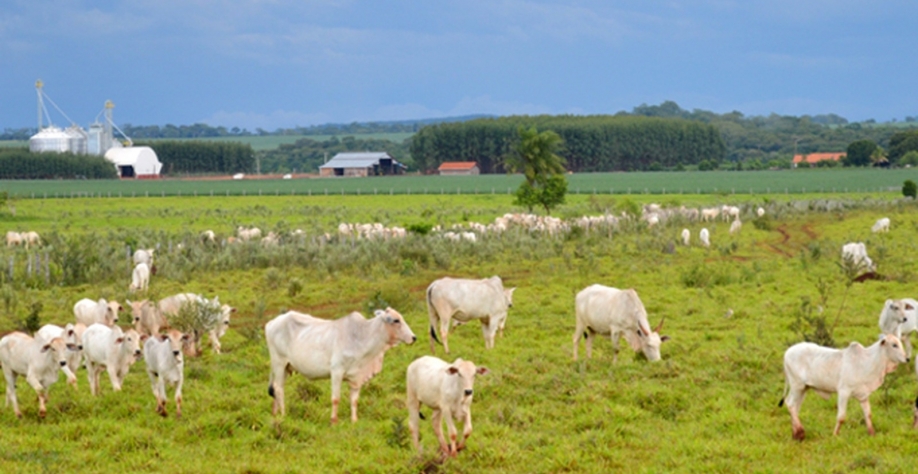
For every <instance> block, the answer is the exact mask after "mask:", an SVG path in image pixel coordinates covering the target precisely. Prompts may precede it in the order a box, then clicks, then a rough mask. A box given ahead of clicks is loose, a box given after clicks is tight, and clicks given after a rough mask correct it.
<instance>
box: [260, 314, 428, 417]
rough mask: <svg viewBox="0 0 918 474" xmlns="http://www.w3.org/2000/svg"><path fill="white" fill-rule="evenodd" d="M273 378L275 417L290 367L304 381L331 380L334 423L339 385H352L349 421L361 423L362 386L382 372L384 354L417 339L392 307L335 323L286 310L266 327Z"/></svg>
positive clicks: (270, 384)
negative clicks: (359, 411) (359, 404)
mask: <svg viewBox="0 0 918 474" xmlns="http://www.w3.org/2000/svg"><path fill="white" fill-rule="evenodd" d="M265 338H266V339H267V341H268V354H269V355H270V356H271V376H270V379H269V382H268V394H269V395H271V396H272V397H274V406H273V408H272V413H273V414H274V415H275V416H276V415H277V414H278V413H280V414H281V416H283V415H284V414H285V412H286V408H285V406H284V382H285V380H286V378H287V370H288V369H292V370H295V371H297V372H299V373H301V374H303V375H305V376H306V378H309V379H312V380H315V379H324V378H331V385H332V416H331V421H332V423H337V422H338V402H339V400H340V398H341V382H342V381H347V382H348V385H350V387H351V421H353V422H356V421H357V399H358V398H359V397H360V387H361V386H362V385H363V384H364V383H366V382H367V381H368V380H370V378H372V377H373V376H374V375H376V374H377V373H379V372H380V371H381V370H382V362H383V355H384V354H385V353H386V350H388V349H389V348H390V347H393V346H395V345H396V344H398V343H399V342H404V343H407V344H412V343H414V341H415V340H417V337H415V335H414V333H413V332H411V328H409V327H408V323H407V322H405V319H404V318H402V315H401V314H399V313H398V311H396V310H394V309H392V308H386V310H385V311H383V310H376V312H375V316H374V317H373V318H371V319H366V318H364V317H363V315H361V314H360V313H357V312H354V313H351V314H349V315H347V316H344V317H342V318H339V319H335V320H325V319H319V318H316V317H313V316H310V315H308V314H303V313H298V312H296V311H288V312H286V313H284V314H282V315H280V316H278V317H276V318H274V319H272V320H271V321H268V323H267V324H265Z"/></svg>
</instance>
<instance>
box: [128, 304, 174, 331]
mask: <svg viewBox="0 0 918 474" xmlns="http://www.w3.org/2000/svg"><path fill="white" fill-rule="evenodd" d="M127 304H128V305H129V306H130V307H131V315H132V316H133V318H134V319H133V320H134V329H135V330H136V331H137V332H138V333H139V334H140V335H142V336H155V335H157V334H159V330H160V329H162V328H164V327H166V325H167V323H166V318H165V317H164V316H163V315H162V313H161V312H160V311H159V308H157V306H156V304H155V303H153V302H152V301H150V300H141V301H131V300H127Z"/></svg>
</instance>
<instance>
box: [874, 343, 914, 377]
mask: <svg viewBox="0 0 918 474" xmlns="http://www.w3.org/2000/svg"><path fill="white" fill-rule="evenodd" d="M880 347H881V348H882V350H883V351H884V353H885V354H886V357H887V358H889V361H890V362H891V364H889V366H888V367H887V373H889V372H892V371H893V370H895V368H896V364H904V363H906V362H908V356H907V355H906V354H905V349H903V348H902V342H901V341H899V338H898V337H896V336H894V335H892V334H882V335H880Z"/></svg>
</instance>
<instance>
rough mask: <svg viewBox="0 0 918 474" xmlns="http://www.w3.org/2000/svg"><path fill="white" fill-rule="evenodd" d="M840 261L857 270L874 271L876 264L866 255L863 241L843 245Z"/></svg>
mask: <svg viewBox="0 0 918 474" xmlns="http://www.w3.org/2000/svg"><path fill="white" fill-rule="evenodd" d="M842 261H843V263H845V264H846V265H849V264H850V265H853V266H854V267H855V269H856V270H857V271H867V272H874V271H876V265H874V263H873V260H871V259H870V257H868V256H867V246H866V245H864V243H863V242H849V243H847V244H845V245H843V246H842Z"/></svg>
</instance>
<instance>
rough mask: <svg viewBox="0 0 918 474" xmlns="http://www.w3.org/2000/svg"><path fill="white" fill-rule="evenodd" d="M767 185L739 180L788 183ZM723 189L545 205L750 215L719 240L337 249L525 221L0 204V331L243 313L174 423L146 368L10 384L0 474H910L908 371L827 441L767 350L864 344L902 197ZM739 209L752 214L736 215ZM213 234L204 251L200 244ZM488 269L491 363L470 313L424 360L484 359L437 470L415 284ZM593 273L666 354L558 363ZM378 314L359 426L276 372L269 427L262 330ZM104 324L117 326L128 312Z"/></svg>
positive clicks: (205, 207)
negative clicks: (499, 289)
mask: <svg viewBox="0 0 918 474" xmlns="http://www.w3.org/2000/svg"><path fill="white" fill-rule="evenodd" d="M784 173H785V174H781V173H775V174H774V175H761V174H760V175H756V174H753V173H750V174H752V175H754V176H784V175H789V174H792V173H791V172H784ZM710 174H711V175H718V176H722V177H725V178H730V177H733V176H732V174H727V173H710ZM658 175H659V176H666V175H662V174H658ZM737 176H739V175H737ZM896 176H897V177H896V180H897V181H901V180H903V179H905V177H904V176H903V175H901V174H897V175H896ZM302 181H312V180H302ZM346 181H347V182H358V181H373V180H346ZM672 182H676V181H675V180H673V181H672ZM166 183H168V182H163V183H154V184H160V185H162V184H166ZM4 184H6V183H4ZM138 184H147V183H138ZM204 184H209V183H204ZM232 184H245V185H249V184H251V183H232ZM862 186H866V183H865V184H863V185H862ZM875 186H883V184H875ZM887 186H889V187H892V186H894V184H893V183H890V184H888V185H887ZM249 189H250V188H249ZM674 189H675V188H674ZM814 190H815V189H814ZM616 192H617V191H616ZM722 192H723V189H721V190H719V192H718V193H717V194H705V195H696V194H691V195H690V194H684V195H679V194H667V195H638V194H633V195H630V196H629V195H620V194H616V195H612V196H610V195H592V194H582V195H576V194H574V195H571V196H569V197H568V202H567V204H565V205H564V206H562V207H561V208H559V209H558V210H557V212H556V213H555V215H557V216H561V217H563V218H566V219H571V218H573V217H576V216H582V215H600V214H603V213H606V212H610V213H614V214H616V215H620V213H621V212H622V211H628V210H631V211H633V210H635V209H638V208H639V206H640V205H642V204H646V203H649V202H658V203H661V204H664V206H666V207H667V208H678V207H680V206H683V205H684V206H687V207H698V206H712V205H719V204H735V205H739V206H741V207H742V209H743V214H742V219H743V221H744V225H743V226H742V229H741V231H740V232H739V233H737V234H733V235H731V234H730V233H729V232H728V228H729V227H730V223H729V222H722V221H718V222H709V223H698V222H688V221H686V220H685V219H683V218H681V217H672V218H670V219H669V220H665V221H664V222H662V223H661V224H660V225H658V226H655V227H648V226H647V225H646V224H644V223H643V222H641V221H630V220H623V221H622V222H621V223H620V224H619V225H618V226H617V227H603V228H600V229H594V230H589V231H586V230H582V229H579V228H572V229H571V230H568V231H562V232H560V233H557V234H555V235H548V234H543V233H539V232H531V231H528V230H524V229H521V228H518V227H512V228H511V229H509V230H508V231H507V232H505V233H503V234H500V235H493V234H483V235H480V236H479V240H478V242H475V243H472V242H466V241H462V242H451V241H448V240H447V239H444V238H442V237H441V236H439V235H438V234H437V233H436V232H434V233H431V234H427V235H421V234H417V233H409V234H408V236H407V237H406V238H404V239H390V240H365V239H354V238H338V237H336V236H334V234H336V229H337V225H338V224H339V223H342V222H348V223H357V222H380V223H382V224H384V225H386V226H395V225H402V226H404V225H411V224H416V225H418V224H427V225H434V224H440V225H443V226H447V227H448V226H451V225H453V224H466V223H468V222H473V221H474V222H480V223H489V222H492V221H493V219H494V218H495V217H497V216H501V215H503V214H504V213H507V212H520V211H521V209H519V208H518V207H515V206H513V205H512V203H511V201H512V197H510V196H507V195H506V194H495V195H491V194H479V195H460V196H457V195H423V196H421V195H416V194H412V195H407V194H401V195H396V196H374V195H370V196H367V195H361V196H356V195H347V196H344V197H342V196H324V195H313V196H308V195H301V194H298V195H296V196H286V195H285V196H277V197H275V196H261V197H259V196H252V195H251V194H250V195H247V196H244V197H243V196H239V195H234V196H231V197H229V198H227V197H226V196H215V197H213V198H211V197H209V196H208V197H198V198H188V197H165V198H159V199H128V198H121V199H118V198H111V199H108V198H106V199H99V198H73V199H19V200H14V201H11V202H8V203H7V206H6V208H4V209H2V212H0V226H2V228H0V231H2V232H6V231H10V230H16V231H25V230H36V231H38V232H40V233H41V235H42V237H43V239H44V246H43V247H40V248H37V249H30V250H26V249H24V248H17V247H13V248H4V249H2V251H0V253H2V255H0V333H6V332H9V331H11V330H14V329H22V328H26V327H29V326H33V327H34V326H35V325H37V324H44V323H48V322H53V323H58V324H63V323H65V322H68V321H71V320H72V318H73V315H72V307H73V304H74V303H75V302H76V301H77V300H79V299H80V298H84V297H88V298H93V299H97V298H100V297H105V298H107V299H115V300H118V301H121V302H126V301H127V300H138V299H140V298H151V299H158V298H162V297H165V296H167V295H170V294H174V293H177V292H180V291H192V292H197V293H201V294H204V295H205V296H208V297H212V296H219V298H220V301H221V302H226V303H229V304H231V305H233V306H234V307H236V308H237V312H236V313H235V314H234V315H233V319H232V321H231V324H230V328H229V330H228V332H227V334H226V336H224V337H223V338H222V339H221V342H222V346H223V353H222V354H219V355H218V354H214V353H212V352H211V351H210V350H209V347H208V349H207V350H205V352H204V354H203V355H202V356H200V357H195V358H188V359H187V360H186V366H185V386H184V389H183V392H184V397H183V398H184V401H183V409H182V411H183V414H182V415H183V416H182V418H181V419H177V418H175V417H174V416H173V413H174V404H173V402H172V399H171V397H172V391H171V389H170V390H169V391H168V394H169V402H168V404H167V409H168V410H169V412H170V415H169V416H168V417H166V418H162V417H160V416H159V415H157V414H156V412H155V411H154V407H155V401H154V398H153V395H152V392H151V389H150V385H149V380H148V378H147V375H146V374H145V373H144V362H143V361H142V360H141V361H138V362H137V363H136V364H135V365H134V366H133V367H132V368H131V371H130V373H129V374H128V375H127V377H126V380H125V383H124V389H123V391H122V392H118V393H114V392H112V390H111V385H110V383H109V382H108V378H107V377H105V376H103V377H102V384H101V386H102V394H101V395H100V396H98V397H93V396H91V395H90V394H89V390H88V388H87V387H88V384H87V379H86V371H85V370H80V371H79V372H78V373H77V377H78V379H79V386H78V388H77V389H76V390H74V389H73V388H71V387H69V386H67V385H66V384H65V383H64V380H63V377H62V378H61V380H59V381H58V382H57V383H56V384H55V385H53V386H52V387H51V389H50V399H49V402H48V414H47V417H46V418H44V419H39V417H38V407H37V400H36V395H35V392H34V390H33V389H32V388H31V387H29V386H28V384H26V383H25V381H24V380H23V379H22V378H20V379H19V381H18V383H17V384H16V388H17V393H18V398H19V402H20V406H21V408H22V410H23V414H24V416H23V418H22V419H17V418H16V417H15V416H14V415H13V412H12V409H11V408H10V407H6V408H4V409H0V425H2V427H3V429H2V430H0V446H3V449H2V450H0V466H2V467H0V470H2V471H3V472H36V471H43V472H45V471H46V472H64V471H66V472H111V471H115V470H117V471H127V472H247V473H273V472H427V473H431V472H443V473H480V472H495V473H497V472H500V473H516V472H519V473H532V472H801V473H809V472H832V473H834V472H853V471H858V472H862V471H866V472H911V469H912V466H913V464H914V457H915V454H916V452H915V451H916V448H914V446H915V443H914V438H915V436H916V430H914V429H913V428H912V420H913V406H914V400H915V396H916V394H918V382H916V377H915V372H914V368H913V367H911V366H910V365H903V366H900V367H898V369H897V370H895V371H894V372H892V373H890V374H889V375H888V376H887V377H886V381H885V383H884V384H883V385H882V387H880V388H879V389H878V390H877V391H876V392H874V393H873V395H872V396H871V399H870V400H871V403H872V407H873V422H874V424H875V426H876V429H877V434H876V436H869V435H868V434H867V431H866V429H865V426H864V422H863V421H864V418H863V415H862V413H861V409H860V407H859V406H858V404H857V403H849V407H848V408H849V409H848V421H847V423H846V424H845V425H844V427H843V428H842V431H841V434H840V435H839V436H833V435H832V429H833V427H834V424H835V415H836V407H835V398H834V397H832V398H831V399H830V400H823V399H822V398H820V397H818V396H816V395H815V394H812V393H811V394H809V395H808V397H807V399H806V402H805V403H804V405H803V410H802V413H801V416H802V419H803V423H804V425H805V426H806V429H807V439H806V440H805V441H803V442H797V441H794V440H792V439H791V427H790V417H789V415H788V413H787V410H786V409H785V408H779V407H778V406H777V403H778V401H779V400H780V399H781V396H782V390H783V387H784V378H783V372H782V355H783V353H784V351H785V350H786V348H787V347H789V346H790V345H791V344H793V343H796V342H799V341H801V340H802V339H803V337H804V336H803V334H810V335H811V337H812V335H813V334H815V333H816V332H817V329H820V328H821V329H822V330H823V333H824V335H823V336H822V337H823V338H824V339H823V340H825V337H826V336H825V334H827V335H828V336H829V337H831V338H832V340H833V342H834V345H835V346H837V347H844V346H847V345H848V343H849V342H850V341H858V342H860V343H862V344H864V345H869V344H872V343H873V342H874V341H876V340H877V335H878V331H879V329H878V326H877V316H878V314H879V312H880V309H881V307H882V305H883V302H884V301H885V300H886V299H888V298H902V297H914V296H915V294H914V288H915V287H916V282H918V257H916V255H918V254H916V243H915V239H914V235H915V232H916V231H918V212H916V211H918V207H916V204H915V203H914V202H913V201H907V200H903V199H901V194H900V193H898V192H884V193H877V192H876V191H872V192H871V193H870V194H863V193H862V194H841V193H838V192H836V193H834V194H833V193H831V192H826V193H823V194H811V190H810V189H809V188H808V189H807V193H808V194H806V195H800V194H797V195H793V194H792V195H784V194H783V193H778V194H770V195H764V194H753V195H749V194H742V195H740V194H737V195H730V194H726V195H724V194H721V193H722ZM728 193H729V192H728ZM759 206H762V207H763V208H764V209H765V211H766V214H765V217H763V218H756V217H755V214H754V209H755V208H757V207H759ZM13 209H15V215H13ZM883 216H886V217H889V218H890V219H891V221H892V227H891V230H890V232H889V233H887V234H873V233H871V232H870V227H871V225H872V224H873V223H874V222H875V220H876V219H877V218H879V217H883ZM251 225H255V226H259V227H260V228H261V229H262V230H263V231H264V232H268V231H275V232H278V233H280V234H281V235H282V243H281V244H280V245H277V246H262V245H260V244H259V243H243V244H235V245H231V244H226V245H223V244H222V243H221V242H222V241H224V240H225V239H226V238H227V237H229V236H231V235H233V232H234V229H235V228H236V227H237V226H251ZM683 227H685V228H688V229H690V230H691V232H692V238H693V245H691V246H689V247H685V246H683V245H681V243H679V239H678V235H679V232H680V231H681V230H682V228H683ZM702 227H707V228H708V229H709V230H710V231H711V240H712V245H711V247H710V248H704V247H700V246H698V245H697V244H696V243H695V242H696V241H697V235H698V231H699V230H700V229H701V228H702ZM418 228H420V227H418ZM207 229H212V230H214V231H215V232H216V233H217V237H218V241H220V242H218V243H217V244H216V245H208V244H204V243H202V242H201V240H200V237H199V236H200V233H201V232H202V231H204V230H207ZM293 229H303V230H304V231H305V235H302V236H298V235H295V234H293V233H292V232H291V231H292V230H293ZM325 233H331V234H333V236H332V237H331V238H330V239H327V238H326V237H324V235H323V234H325ZM849 241H863V242H865V243H866V245H867V248H868V252H869V254H870V256H871V257H872V258H873V259H874V261H875V262H876V263H877V266H878V271H877V273H878V275H879V277H878V279H875V280H866V281H863V282H854V281H853V280H851V279H850V276H849V275H846V274H845V273H844V272H843V271H842V267H841V266H840V265H839V254H840V247H841V245H842V244H844V243H846V242H849ZM149 247H158V250H157V252H156V266H157V268H158V271H157V273H156V275H154V276H153V277H152V281H151V284H150V289H149V291H148V293H147V294H131V293H129V292H128V291H127V290H128V284H129V282H130V274H131V262H130V259H129V257H128V255H129V250H132V249H135V248H149ZM491 275H500V276H501V277H502V278H503V280H504V283H505V285H506V286H507V287H516V288H517V290H516V292H515V293H514V295H513V303H514V304H513V307H512V308H511V309H510V312H509V317H508V320H507V324H506V330H505V333H504V335H503V337H502V338H498V339H497V341H496V344H495V347H494V348H493V349H491V350H486V349H485V348H484V342H483V339H482V335H481V331H479V330H478V329H477V328H476V327H475V325H474V324H467V325H464V326H459V327H456V328H453V329H452V330H451V332H450V335H449V343H450V349H451V350H452V353H451V354H449V355H448V356H447V355H445V354H444V353H443V349H442V347H439V346H438V347H437V353H436V355H437V356H439V357H441V358H444V359H446V360H449V361H452V360H453V359H454V358H456V357H462V358H465V359H468V360H472V361H474V362H475V363H476V364H477V365H479V366H487V367H488V368H489V369H490V370H491V373H490V374H488V375H486V376H480V377H479V378H477V380H476V382H475V398H474V403H473V404H472V416H473V420H474V431H473V433H472V435H471V438H469V441H468V447H467V449H465V450H464V451H462V452H460V453H459V455H458V456H457V457H456V458H453V459H447V460H445V461H441V460H440V459H439V456H438V455H437V445H436V439H435V437H434V435H433V430H432V428H431V426H430V418H431V411H430V409H426V408H425V409H423V410H422V411H423V412H424V413H425V415H426V416H427V419H426V420H422V421H421V428H420V432H421V444H422V447H423V450H424V452H423V454H421V455H418V453H417V452H416V451H414V450H413V449H412V448H411V443H410V441H409V436H408V434H407V410H406V408H405V369H406V367H407V366H408V364H409V363H410V362H411V361H412V360H414V359H416V358H417V357H420V356H423V355H427V354H429V353H430V350H429V348H428V336H427V333H428V327H427V326H428V317H427V310H426V306H425V289H426V287H427V285H428V284H429V283H430V282H431V281H433V280H435V279H437V278H440V277H443V276H454V277H467V278H484V277H488V276H491ZM593 283H602V284H605V285H609V286H615V287H619V288H635V289H636V290H637V291H638V293H639V294H640V296H641V299H642V300H643V302H644V305H645V306H646V308H647V311H648V314H649V318H650V321H651V323H652V324H653V325H657V324H658V323H659V322H660V321H661V320H662V319H664V318H665V323H664V325H663V328H662V331H661V332H662V333H663V334H666V335H668V336H670V337H671V338H672V339H671V340H670V341H668V342H665V343H664V344H663V347H662V351H661V352H662V356H663V358H662V360H661V361H659V362H648V361H647V360H646V359H645V358H643V357H642V356H639V355H636V354H635V353H634V352H633V351H632V350H631V349H630V348H629V347H628V345H627V344H626V343H622V350H621V353H620V354H619V356H618V362H617V363H613V362H612V348H611V343H610V342H609V341H608V340H606V339H602V338H600V339H598V340H597V341H596V342H595V343H594V351H593V358H592V359H590V360H587V359H585V356H584V350H583V347H582V345H581V350H580V354H581V359H580V360H579V361H576V362H575V361H573V360H572V336H573V328H574V314H573V300H574V295H575V294H576V293H577V292H578V291H579V290H581V289H583V288H584V287H586V286H588V285H590V284H593ZM385 306H391V307H393V308H395V309H397V310H398V311H400V312H401V313H402V314H403V315H404V317H405V320H406V322H407V323H408V325H409V326H410V328H411V329H412V330H413V331H414V333H415V334H416V335H417V336H418V341H417V343H415V344H413V345H404V344H402V345H398V346H396V347H393V348H391V349H390V350H389V352H387V354H386V357H385V362H384V366H383V369H382V372H381V373H380V374H378V375H377V376H376V377H374V378H373V379H372V380H370V381H369V382H368V383H367V384H366V385H365V386H364V387H363V390H362V391H361V396H360V401H359V415H360V419H359V421H358V422H356V423H353V424H352V423H350V421H347V420H348V417H349V412H348V409H347V403H346V401H345V402H343V403H342V404H341V406H342V411H341V413H340V415H341V418H342V420H343V421H342V422H340V423H339V424H337V425H331V424H330V422H329V419H330V414H331V401H330V393H331V392H330V383H329V381H328V380H318V381H308V380H306V379H305V378H304V377H302V376H299V375H293V376H291V377H290V378H289V379H288V382H287V389H286V403H287V416H286V417H285V418H283V419H276V418H274V417H272V415H271V398H270V397H269V396H268V394H267V383H268V353H267V350H266V345H265V342H264V334H263V326H264V324H265V323H266V322H267V321H268V320H270V319H271V318H273V317H275V316H277V315H278V314H280V313H282V312H284V311H287V310H291V309H295V310H298V311H302V312H307V313H310V314H313V315H316V316H319V317H323V318H336V317H340V316H343V315H345V314H347V313H349V312H351V311H361V312H362V313H363V314H365V315H369V314H371V310H372V309H373V308H378V307H385ZM126 313H127V314H126ZM30 316H31V318H30ZM121 316H122V318H121V320H120V321H121V324H122V325H123V327H127V324H128V322H129V320H130V319H131V318H130V314H129V311H126V312H122V314H121ZM36 319H37V321H36ZM205 339H206V338H205ZM343 393H347V390H346V388H345V389H343ZM346 399H347V396H346V395H345V396H344V400H346Z"/></svg>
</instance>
